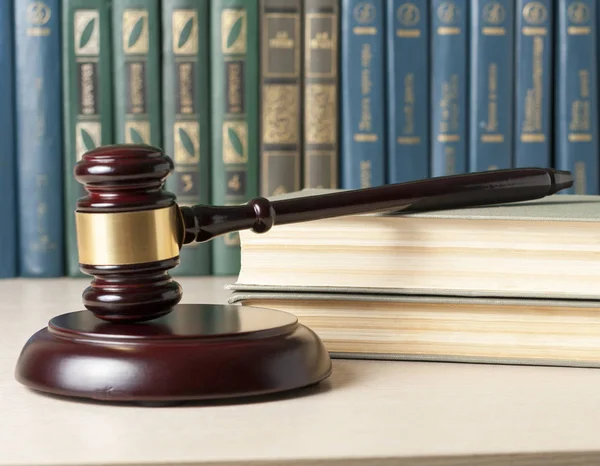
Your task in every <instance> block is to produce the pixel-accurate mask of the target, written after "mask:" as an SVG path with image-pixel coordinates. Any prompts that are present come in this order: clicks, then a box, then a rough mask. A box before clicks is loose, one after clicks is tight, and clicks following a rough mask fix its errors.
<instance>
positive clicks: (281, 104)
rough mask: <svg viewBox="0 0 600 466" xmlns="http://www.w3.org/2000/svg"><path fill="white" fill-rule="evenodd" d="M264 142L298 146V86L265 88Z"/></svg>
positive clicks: (269, 86)
mask: <svg viewBox="0 0 600 466" xmlns="http://www.w3.org/2000/svg"><path fill="white" fill-rule="evenodd" d="M263 106H264V110H263V140H264V142H265V143H267V144H297V143H298V142H299V139H300V138H299V134H298V86H297V85H295V84H269V85H265V86H263Z"/></svg>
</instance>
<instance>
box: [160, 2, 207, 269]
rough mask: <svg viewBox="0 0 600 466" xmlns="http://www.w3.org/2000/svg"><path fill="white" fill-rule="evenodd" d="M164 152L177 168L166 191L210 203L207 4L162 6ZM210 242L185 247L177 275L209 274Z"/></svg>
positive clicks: (187, 201) (186, 200)
mask: <svg viewBox="0 0 600 466" xmlns="http://www.w3.org/2000/svg"><path fill="white" fill-rule="evenodd" d="M161 20H162V47H163V51H162V90H163V95H164V96H165V99H164V100H163V104H162V105H163V114H162V124H163V134H162V139H163V147H164V150H165V152H166V153H167V154H168V155H169V156H171V158H172V159H173V162H174V164H175V172H174V173H173V174H172V175H171V176H170V177H169V178H167V181H166V183H165V188H166V189H167V190H168V191H171V192H172V193H174V194H175V195H176V196H177V203H178V204H179V205H181V206H185V205H188V206H189V205H195V204H208V203H209V202H210V126H209V112H210V102H209V99H208V91H209V87H208V86H209V78H210V76H209V70H210V68H209V66H207V64H208V63H209V61H208V58H209V52H208V39H209V37H208V24H209V16H208V0H163V2H162V19H161ZM211 246H212V245H211V243H210V242H207V243H192V244H189V245H186V246H185V248H182V250H181V253H180V259H181V263H180V265H179V266H178V267H176V268H175V269H173V270H172V271H171V274H172V275H182V276H183V275H185V276H198V275H210V273H211V267H210V260H211Z"/></svg>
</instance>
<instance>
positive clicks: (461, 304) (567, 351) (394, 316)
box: [229, 287, 600, 368]
mask: <svg viewBox="0 0 600 466" xmlns="http://www.w3.org/2000/svg"><path fill="white" fill-rule="evenodd" d="M234 288H235V287H234ZM229 303H230V304H241V305H242V306H254V307H263V308H269V309H275V310H279V311H284V312H288V313H290V314H292V315H294V316H296V317H297V318H298V322H299V323H301V324H303V325H305V326H307V327H308V328H310V329H311V330H312V331H314V332H315V333H316V334H317V335H318V336H319V338H320V339H321V340H322V341H323V344H324V345H325V348H326V349H327V350H328V352H329V354H330V356H331V357H332V358H344V359H371V360H377V359H382V360H399V361H434V362H455V363H484V364H503V365H506V364H512V365H540V366H565V367H590V368H591V367H594V368H599V367H600V313H599V312H598V311H599V310H600V301H597V300H580V299H573V300H564V299H518V298H508V297H500V298H485V297H481V298H479V297H456V296H427V295H420V294H415V295H410V296H409V295H405V296H401V295H386V294H380V295H373V294H365V293H356V292H355V291H354V290H346V292H340V291H337V292H335V291H330V290H328V289H321V290H319V291H318V292H270V291H268V290H244V289H237V290H235V291H234V292H233V293H232V294H231V295H230V297H229Z"/></svg>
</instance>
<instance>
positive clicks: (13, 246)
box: [0, 0, 18, 278]
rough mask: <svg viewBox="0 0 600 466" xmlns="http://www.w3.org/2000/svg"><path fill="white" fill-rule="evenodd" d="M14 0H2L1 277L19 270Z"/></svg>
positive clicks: (0, 118)
mask: <svg viewBox="0 0 600 466" xmlns="http://www.w3.org/2000/svg"><path fill="white" fill-rule="evenodd" d="M13 70H14V62H13V7H12V0H0V141H1V142H2V151H0V218H1V219H2V223H0V245H1V246H0V278H10V277H14V276H16V275H17V274H18V269H17V208H16V202H17V199H16V189H17V184H16V176H17V174H16V171H15V130H14V108H15V105H14V80H13Z"/></svg>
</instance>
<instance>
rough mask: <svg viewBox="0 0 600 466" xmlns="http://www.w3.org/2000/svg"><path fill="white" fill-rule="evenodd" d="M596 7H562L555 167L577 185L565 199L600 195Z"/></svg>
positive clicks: (587, 2) (566, 2)
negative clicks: (577, 195) (565, 172)
mask: <svg viewBox="0 0 600 466" xmlns="http://www.w3.org/2000/svg"><path fill="white" fill-rule="evenodd" d="M597 4H598V3H597V1H596V0H559V1H558V11H557V16H558V26H557V38H556V40H557V46H556V50H557V54H556V60H555V69H556V71H557V76H556V86H555V87H554V89H555V92H556V94H555V99H556V104H555V105H556V112H555V136H556V150H555V154H556V160H555V162H554V163H555V165H556V168H558V169H561V170H569V171H571V172H572V173H573V177H574V180H575V182H574V185H573V187H571V188H569V189H567V190H564V191H561V193H564V194H573V193H574V194H598V187H599V182H598V180H599V177H600V173H599V163H598V71H597V68H598V56H597V42H596V41H597V19H596V14H597Z"/></svg>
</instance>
